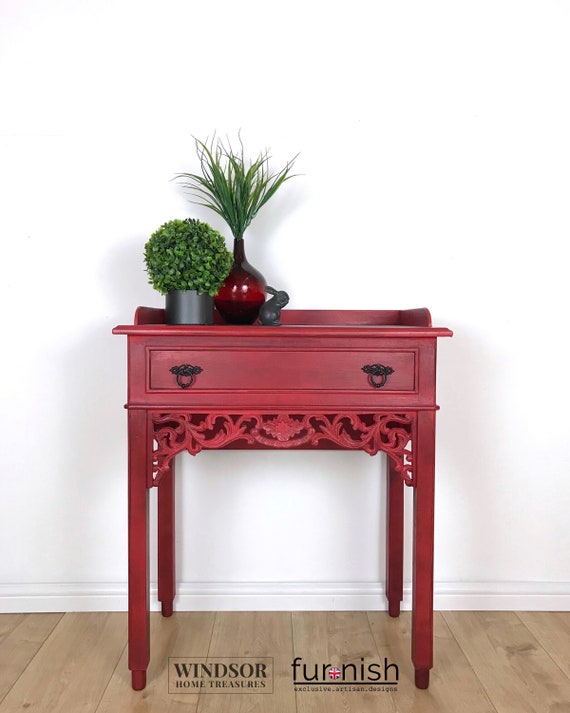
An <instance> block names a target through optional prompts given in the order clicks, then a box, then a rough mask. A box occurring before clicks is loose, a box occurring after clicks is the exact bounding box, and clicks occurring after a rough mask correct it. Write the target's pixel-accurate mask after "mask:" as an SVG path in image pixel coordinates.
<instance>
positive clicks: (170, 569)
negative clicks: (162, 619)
mask: <svg viewBox="0 0 570 713" xmlns="http://www.w3.org/2000/svg"><path fill="white" fill-rule="evenodd" d="M174 533H175V521H174V458H173V459H172V461H171V463H170V470H168V471H167V472H166V473H164V475H163V477H162V479H161V481H160V483H159V486H158V600H159V602H160V603H161V608H162V615H163V616H171V614H172V609H173V602H174V592H175V587H176V578H175V564H174V557H175V549H174Z"/></svg>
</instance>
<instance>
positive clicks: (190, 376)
mask: <svg viewBox="0 0 570 713" xmlns="http://www.w3.org/2000/svg"><path fill="white" fill-rule="evenodd" d="M170 373H171V374H175V375H176V383H177V384H178V386H179V387H180V388H181V389H187V388H188V387H189V386H192V384H193V383H194V377H195V376H196V374H201V373H202V367H201V366H192V364H180V366H173V367H172V368H171V369H170ZM183 379H187V381H183Z"/></svg>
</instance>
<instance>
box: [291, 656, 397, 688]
mask: <svg viewBox="0 0 570 713" xmlns="http://www.w3.org/2000/svg"><path fill="white" fill-rule="evenodd" d="M291 668H292V669H293V684H294V686H295V691H305V692H325V691H345V692H346V691H352V692H355V693H357V692H362V691H396V690H398V679H399V670H398V666H397V664H395V663H390V662H389V661H388V659H387V658H384V660H383V661H370V662H367V661H366V660H365V659H364V658H360V659H359V661H358V662H356V663H343V664H339V665H338V666H336V665H333V664H332V663H305V661H303V658H302V657H301V656H297V657H296V658H294V659H293V663H292V664H291Z"/></svg>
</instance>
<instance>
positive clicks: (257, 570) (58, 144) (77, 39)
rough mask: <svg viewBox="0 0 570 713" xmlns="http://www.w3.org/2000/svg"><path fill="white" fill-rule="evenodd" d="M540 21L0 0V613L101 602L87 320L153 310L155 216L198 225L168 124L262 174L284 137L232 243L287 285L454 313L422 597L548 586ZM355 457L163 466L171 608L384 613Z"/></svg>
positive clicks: (482, 597) (556, 572) (187, 155)
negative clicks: (212, 139) (259, 200)
mask: <svg viewBox="0 0 570 713" xmlns="http://www.w3.org/2000/svg"><path fill="white" fill-rule="evenodd" d="M569 36H570V7H569V6H568V4H567V3H565V2H561V1H560V0H523V1H521V0H492V1H491V0H478V1H477V2H474V1H469V0H468V1H466V2H456V1H454V0H448V1H447V2H445V1H443V0H435V1H434V2H430V3H426V2H420V1H409V2H398V3H394V2H384V0H382V1H381V2H378V0H376V1H375V2H372V1H365V0H356V2H350V3H340V2H329V3H327V4H323V3H317V2H307V1H306V0H304V1H303V2H300V1H298V0H289V2H287V3H282V4H280V5H276V4H268V3H267V2H261V1H259V2H257V1H255V0H243V1H242V2H239V3H236V2H233V1H231V0H209V1H208V2H202V3H195V2H187V1H186V0H162V1H161V2H160V3H154V2H153V3H150V2H148V1H147V2H141V1H140V0H112V2H111V1H108V2H103V1H101V0H99V1H95V0H92V1H91V2H87V1H85V0H52V1H51V2H49V3H46V2H43V1H42V0H29V1H28V2H26V3H21V2H17V1H16V0H2V3H1V4H0V62H1V65H0V72H1V73H0V97H1V98H2V103H1V106H2V108H1V111H0V146H1V149H0V196H1V205H2V208H1V209H0V239H1V241H2V277H1V280H0V289H1V290H2V293H3V294H2V305H3V316H2V321H1V324H2V327H3V338H2V344H3V348H2V352H1V354H2V355H1V359H2V363H1V365H0V366H1V368H0V372H1V380H2V412H1V428H0V433H1V434H2V436H1V437H2V458H3V467H2V470H1V475H0V478H1V482H2V489H1V497H0V542H2V556H1V557H0V608H2V610H4V611H18V610H26V609H28V610H34V609H50V608H52V609H63V608H70V609H73V608H75V609H81V608H85V609H90V608H91V609H97V608H103V609H104V608H122V607H123V608H124V606H125V603H126V599H125V591H126V474H125V464H126V441H125V412H124V411H123V409H122V405H123V403H124V400H125V346H126V345H125V342H124V339H123V338H120V337H113V336H112V335H111V329H112V327H113V326H114V325H115V324H117V323H126V322H129V321H130V320H131V319H132V316H133V312H134V309H135V307H136V306H137V305H139V304H147V305H155V306H160V305H161V304H162V298H161V297H160V295H158V294H157V293H155V292H153V290H152V289H151V288H150V286H148V285H147V284H146V276H145V273H144V271H143V263H142V249H143V245H144V243H145V241H146V239H147V238H148V236H149V235H150V233H151V232H152V231H153V230H154V229H155V228H156V227H158V225H160V224H161V223H162V222H164V221H165V220H169V219H171V218H174V217H185V216H188V215H196V216H197V217H201V218H202V219H204V220H208V221H209V222H211V223H212V224H213V225H215V226H216V227H217V228H219V229H222V230H225V226H223V224H221V223H220V222H219V221H217V220H216V218H215V216H213V215H212V214H209V213H206V212H205V211H203V210H197V209H195V208H193V207H192V206H191V205H190V204H189V203H188V202H187V201H186V199H185V197H184V194H183V193H182V191H181V189H180V188H179V187H178V186H177V185H176V184H175V183H173V182H171V178H172V177H173V175H174V174H175V173H176V172H178V171H184V170H193V169H195V168H196V161H195V156H194V151H193V143H192V138H191V136H192V134H195V135H197V136H199V137H206V136H207V135H209V134H211V133H212V132H213V131H214V130H217V131H218V132H219V133H220V134H222V135H225V134H226V133H229V134H230V135H231V136H235V135H236V132H237V130H238V129H240V128H241V130H242V135H243V138H244V140H245V142H246V146H247V147H250V150H251V153H254V152H256V151H257V150H259V149H261V148H265V147H267V146H269V147H271V149H272V155H273V157H274V163H273V165H274V167H276V168H278V167H280V166H281V165H282V164H283V163H284V162H285V161H286V160H287V159H288V158H289V157H291V156H292V155H294V154H295V153H296V152H297V151H300V152H301V155H300V157H299V159H298V164H297V169H298V171H299V172H300V173H302V174H303V175H302V176H301V177H299V178H296V179H294V180H293V181H291V182H289V183H288V184H286V186H285V187H284V188H283V189H282V191H281V193H280V194H278V195H277V196H276V197H275V198H274V199H273V200H272V201H271V202H270V203H269V204H268V206H266V207H265V208H264V209H263V211H262V213H261V214H260V215H259V217H258V219H257V220H256V221H255V223H254V225H253V226H252V228H251V229H250V231H249V233H248V234H247V236H246V240H247V252H248V256H249V257H250V259H251V262H252V263H253V264H255V265H256V266H258V267H259V268H260V269H261V270H262V271H263V272H264V274H265V275H266V277H267V278H268V279H269V281H270V283H272V284H275V285H277V286H279V287H281V288H284V289H287V291H288V292H289V293H290V294H291V296H292V300H291V303H290V306H291V307H295V308H308V307H321V308H333V307H347V308H362V309H366V308H377V309H382V308H407V307H417V306H423V305H426V306H428V307H429V308H430V309H431V311H432V315H433V317H434V322H435V323H436V324H438V325H442V326H449V327H450V328H452V329H453V330H454V332H455V336H454V338H453V339H452V340H446V341H444V342H443V343H442V344H441V346H440V352H439V403H440V404H441V406H442V410H441V411H440V414H439V417H438V418H439V421H438V490H437V523H436V528H437V532H436V547H437V557H436V570H435V578H436V606H439V607H442V608H445V607H467V608H485V607H491V608H493V607H495V608H501V607H506V608H510V607H519V608H568V606H569V604H570V555H569V553H570V528H569V526H568V512H569V509H570V477H569V475H570V449H569V438H568V434H569V433H570V419H569V416H568V402H569V400H570V386H569V382H570V380H569V379H568V366H567V353H568V347H567V345H568V323H567V320H568V306H567V305H568V263H567V259H566V257H565V253H563V251H564V248H565V247H566V245H565V243H566V242H567V241H568V238H569V237H570V211H569V206H570V203H569V195H570V169H569V166H570V131H569V128H568V127H570V94H569V92H568V87H569V82H570V76H569V75H570V43H569V42H568V37H569ZM380 466H381V463H380V462H379V459H371V458H369V457H368V456H366V455H364V454H362V453H353V454H350V453H341V454H338V453H336V454H331V453H271V454H267V453H240V454H235V453H203V454H201V455H200V456H198V457H197V458H196V459H191V457H190V456H187V457H185V458H182V459H181V462H180V468H179V473H180V477H179V483H178V490H179V496H180V497H179V512H178V515H179V520H180V523H181V527H180V530H179V541H180V547H179V562H178V572H179V579H180V581H181V584H180V591H181V597H180V598H179V607H185V606H187V607H202V608H222V607H229V608H232V607H233V608H240V607H245V608H247V607H251V606H253V607H257V608H262V607H264V606H265V607H269V608H276V607H283V608H295V607H299V608H310V607H311V606H317V607H323V608H342V607H349V608H350V607H359V606H366V607H369V608H373V607H382V606H384V602H383V599H382V597H381V596H380V595H379V593H380V592H381V586H382V584H381V583H382V581H383V562H384V559H383V552H382V543H383V533H384V529H383V525H382V524H381V522H380V521H379V520H378V517H377V515H378V511H381V510H382V508H383V503H384V487H383V479H382V478H381V477H380V476H379V473H380V470H381V468H380ZM408 496H409V493H408ZM182 521H184V525H183V527H182ZM407 572H408V579H409V553H408V569H407Z"/></svg>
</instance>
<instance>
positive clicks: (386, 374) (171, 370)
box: [147, 349, 417, 393]
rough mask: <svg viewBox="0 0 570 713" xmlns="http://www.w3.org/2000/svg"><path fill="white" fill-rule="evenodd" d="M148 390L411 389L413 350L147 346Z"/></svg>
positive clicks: (414, 362)
mask: <svg viewBox="0 0 570 713" xmlns="http://www.w3.org/2000/svg"><path fill="white" fill-rule="evenodd" d="M147 363H148V382H147V388H148V389H149V390H150V391H174V392H179V391H181V390H184V391H190V390H192V391H204V390H207V391H227V390H232V391H236V390H246V391H266V390H268V389H271V390H273V391H275V390H277V391H279V390H285V391H296V390H298V391H301V390H302V391H313V390H317V391H323V390H326V391H331V390H333V391H365V392H366V391H367V392H377V393H383V392H394V391H406V392H411V391H412V392H413V391H416V390H417V351H416V350H414V349H410V350H398V351H396V350H381V349H380V350H374V351H372V350H370V351H368V350H359V351H352V350H329V351H327V350H315V351H294V350H282V349H275V350H271V351H263V352H260V351H255V350H244V349H239V350H238V349H235V350H232V349H223V350H214V349H208V350H199V349H197V350H188V349H172V350H163V349H149V351H148V362H147Z"/></svg>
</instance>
